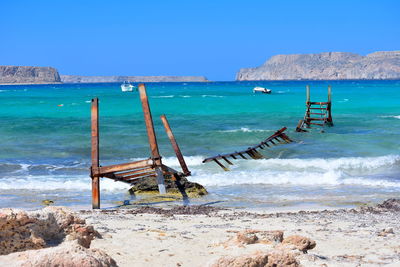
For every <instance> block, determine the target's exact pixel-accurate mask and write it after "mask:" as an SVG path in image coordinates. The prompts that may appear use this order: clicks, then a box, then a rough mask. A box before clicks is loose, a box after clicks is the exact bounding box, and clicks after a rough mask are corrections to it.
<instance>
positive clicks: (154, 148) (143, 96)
mask: <svg viewBox="0 0 400 267" xmlns="http://www.w3.org/2000/svg"><path fill="white" fill-rule="evenodd" d="M139 94H140V101H141V102H142V109H143V115H144V120H145V123H146V130H147V136H148V138H149V144H150V150H151V155H152V158H153V159H154V163H155V165H156V166H158V167H156V168H155V171H156V173H157V183H158V189H159V191H160V194H165V193H166V190H165V183H164V175H163V173H162V170H161V169H160V167H161V165H162V162H161V156H160V152H159V150H158V144H157V137H156V133H155V131H154V124H153V118H152V116H151V111H150V105H149V100H148V98H147V93H146V87H145V85H144V84H139Z"/></svg>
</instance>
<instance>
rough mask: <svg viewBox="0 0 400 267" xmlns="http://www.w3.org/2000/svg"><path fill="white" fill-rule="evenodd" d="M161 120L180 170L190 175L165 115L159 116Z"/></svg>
mask: <svg viewBox="0 0 400 267" xmlns="http://www.w3.org/2000/svg"><path fill="white" fill-rule="evenodd" d="M161 121H162V123H163V124H164V128H165V131H166V133H167V135H168V138H169V141H170V142H171V145H172V148H173V149H174V151H175V154H176V157H177V158H178V161H179V164H180V165H181V168H182V171H183V173H184V174H185V175H186V176H189V175H190V171H189V168H188V167H187V165H186V162H185V159H184V158H183V155H182V152H181V150H180V148H179V145H178V143H177V142H176V139H175V136H174V134H173V132H172V130H171V127H170V125H169V122H168V120H167V117H166V116H165V115H162V116H161Z"/></svg>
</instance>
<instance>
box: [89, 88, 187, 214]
mask: <svg viewBox="0 0 400 267" xmlns="http://www.w3.org/2000/svg"><path fill="white" fill-rule="evenodd" d="M138 89H139V94H140V101H141V102H142V109H143V115H144V120H145V124H146V130H147V136H148V140H149V145H150V151H151V157H149V158H147V159H143V160H139V161H134V162H128V163H122V164H115V165H109V166H101V165H100V146H99V143H100V142H99V100H98V98H94V99H92V107H91V116H92V118H91V125H92V127H91V129H92V131H91V132H92V153H91V155H92V166H91V167H90V177H91V178H92V207H93V209H99V208H100V178H101V177H104V178H109V179H112V180H114V181H119V182H124V183H128V184H132V183H133V182H135V181H136V180H137V179H144V178H149V177H156V178H157V184H158V189H159V192H160V194H165V193H166V189H165V183H164V177H165V176H167V175H168V176H171V177H172V178H173V179H179V178H180V177H185V176H189V175H190V171H189V169H188V167H187V165H186V163H185V159H184V158H183V156H182V153H181V151H180V148H179V146H178V144H177V142H176V139H175V137H174V135H173V133H172V130H171V127H170V126H169V123H168V120H167V118H166V116H165V115H162V116H161V120H162V122H163V124H164V127H165V130H166V132H167V135H168V137H169V139H170V141H171V143H172V147H173V149H174V151H175V153H176V156H177V158H178V160H179V163H180V165H181V167H182V170H183V173H182V172H178V171H176V170H174V169H173V168H170V167H168V166H166V165H164V164H163V163H162V160H161V159H162V158H161V156H160V152H159V150H158V143H157V138H156V134H155V131H154V124H153V118H152V116H151V111H150V105H149V101H148V98H147V93H146V87H145V85H144V84H140V85H139V87H138Z"/></svg>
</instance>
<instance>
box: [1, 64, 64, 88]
mask: <svg viewBox="0 0 400 267" xmlns="http://www.w3.org/2000/svg"><path fill="white" fill-rule="evenodd" d="M50 83H61V79H60V75H59V74H58V71H57V70H56V69H55V68H52V67H30V66H0V84H50Z"/></svg>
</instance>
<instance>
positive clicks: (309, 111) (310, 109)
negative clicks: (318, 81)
mask: <svg viewBox="0 0 400 267" xmlns="http://www.w3.org/2000/svg"><path fill="white" fill-rule="evenodd" d="M306 94H307V96H306V113H305V115H304V118H303V119H302V120H300V121H299V123H298V124H297V127H296V132H308V131H307V129H310V128H311V127H312V126H313V125H315V126H319V127H324V126H333V120H332V110H331V109H332V101H331V86H330V85H329V86H328V101H326V102H311V101H310V86H309V85H307V87H306Z"/></svg>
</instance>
